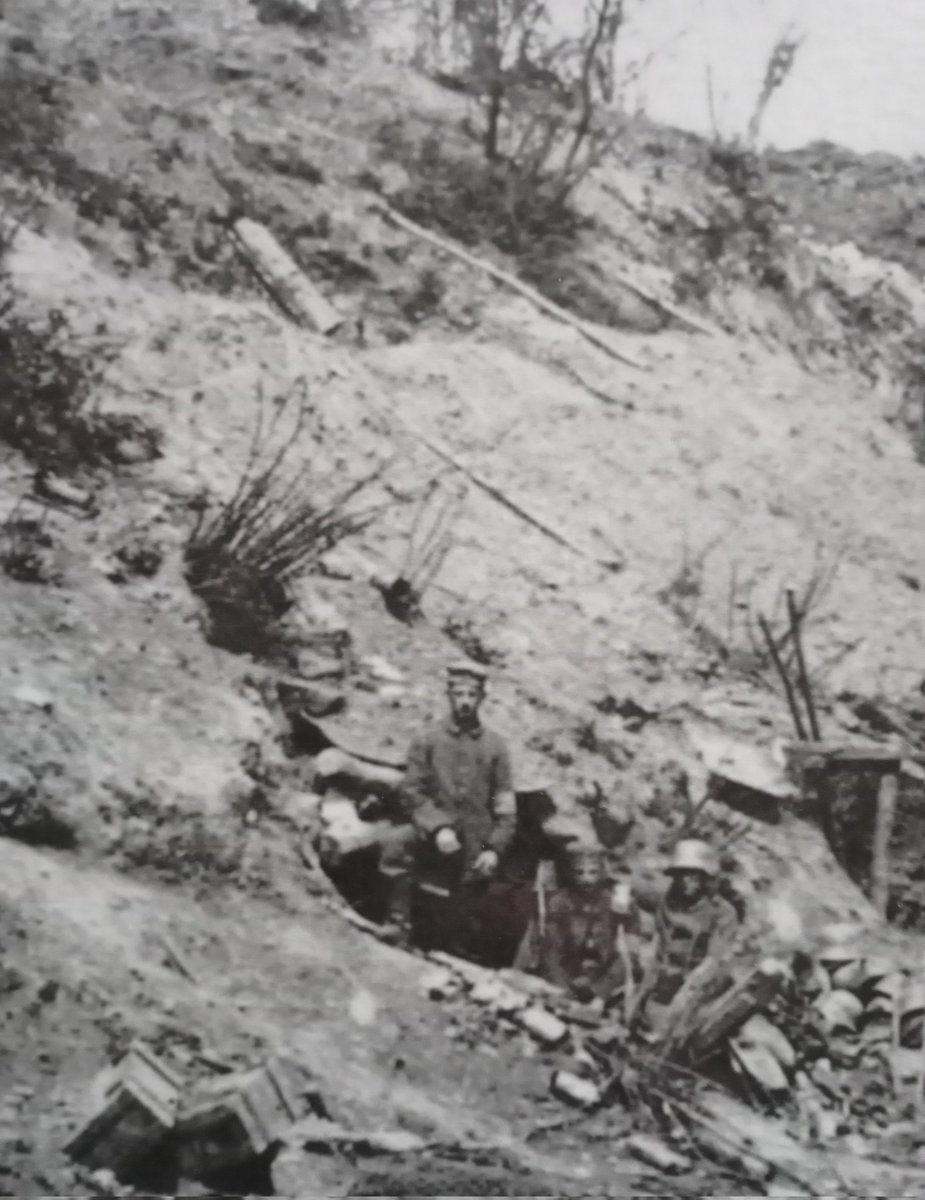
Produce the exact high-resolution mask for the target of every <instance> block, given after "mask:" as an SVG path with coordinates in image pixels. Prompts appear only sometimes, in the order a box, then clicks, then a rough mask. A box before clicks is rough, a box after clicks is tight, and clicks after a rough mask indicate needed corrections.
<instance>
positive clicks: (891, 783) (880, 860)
mask: <svg viewBox="0 0 925 1200" xmlns="http://www.w3.org/2000/svg"><path fill="white" fill-rule="evenodd" d="M898 790H899V780H898V777H897V776H896V775H895V774H893V773H892V772H890V773H889V774H886V775H884V776H883V777H882V778H881V780H880V787H879V789H878V790H877V821H876V825H875V826H874V842H873V849H872V853H871V867H870V875H871V889H870V891H871V896H870V898H871V901H872V902H873V905H874V908H876V910H877V912H878V913H879V914H880V916H881V917H886V910H887V904H888V902H889V899H890V841H891V838H892V835H893V826H894V824H895V820H896V795H897V792H898Z"/></svg>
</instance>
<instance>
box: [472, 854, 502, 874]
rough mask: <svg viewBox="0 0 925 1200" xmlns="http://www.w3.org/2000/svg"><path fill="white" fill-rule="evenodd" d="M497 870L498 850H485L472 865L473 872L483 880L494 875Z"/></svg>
mask: <svg viewBox="0 0 925 1200" xmlns="http://www.w3.org/2000/svg"><path fill="white" fill-rule="evenodd" d="M497 869H498V852H497V851H496V850H483V851H482V853H481V854H480V855H479V856H478V858H477V859H476V860H475V862H474V863H473V864H472V870H473V871H474V872H475V874H476V875H480V876H481V877H482V878H483V879H488V878H489V876H491V875H494V873H495V871H497Z"/></svg>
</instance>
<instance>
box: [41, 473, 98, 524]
mask: <svg viewBox="0 0 925 1200" xmlns="http://www.w3.org/2000/svg"><path fill="white" fill-rule="evenodd" d="M32 488H33V491H34V492H35V495H36V497H37V498H38V499H40V500H43V501H44V502H45V503H46V504H52V505H54V506H56V507H59V508H63V509H77V510H78V511H79V512H80V513H81V514H82V515H84V516H95V515H96V511H97V509H96V497H95V496H94V495H93V493H92V492H88V491H87V490H86V489H85V488H80V487H77V486H76V485H75V484H73V483H71V482H69V481H68V480H67V479H61V478H59V477H58V476H57V475H53V474H52V473H51V472H50V471H36V473H35V475H34V476H33V479H32Z"/></svg>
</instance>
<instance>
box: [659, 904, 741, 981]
mask: <svg viewBox="0 0 925 1200" xmlns="http://www.w3.org/2000/svg"><path fill="white" fill-rule="evenodd" d="M736 924H737V922H736V916H735V913H734V912H733V910H732V908H731V906H730V905H729V904H728V903H727V902H726V901H725V900H722V899H720V898H719V897H717V896H713V895H710V894H706V895H704V896H701V897H700V899H699V900H697V901H696V902H695V903H694V904H690V905H685V904H681V903H677V902H672V898H671V895H670V893H669V895H667V896H665V897H664V898H663V899H662V901H661V902H660V903H659V905H658V907H657V909H656V910H655V913H654V917H653V919H652V927H653V932H654V937H655V943H656V954H657V958H658V974H657V977H656V979H655V983H654V985H653V988H652V991H651V992H650V993H649V996H650V1000H651V1001H652V1002H653V1003H655V1004H670V1003H671V1001H672V1000H673V999H674V997H675V995H676V994H677V992H678V991H679V989H680V987H681V985H682V984H683V983H684V981H685V979H687V977H688V976H689V975H690V974H691V972H692V971H694V970H696V968H697V967H699V966H700V964H701V963H702V962H703V961H704V959H705V958H706V957H707V955H708V954H709V953H710V950H711V948H712V949H713V950H714V951H715V950H716V948H717V947H718V946H725V945H726V943H727V941H728V939H729V938H730V937H731V936H732V933H733V932H734V929H735V926H736Z"/></svg>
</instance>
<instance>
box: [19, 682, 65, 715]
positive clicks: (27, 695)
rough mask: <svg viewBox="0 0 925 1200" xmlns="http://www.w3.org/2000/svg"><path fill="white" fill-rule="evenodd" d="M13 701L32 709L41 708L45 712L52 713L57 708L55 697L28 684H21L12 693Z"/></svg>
mask: <svg viewBox="0 0 925 1200" xmlns="http://www.w3.org/2000/svg"><path fill="white" fill-rule="evenodd" d="M10 696H11V698H12V699H13V700H16V701H17V702H18V703H19V704H23V705H27V706H28V707H30V708H40V709H41V710H42V711H43V712H46V713H51V712H52V711H53V710H54V707H55V701H54V697H53V696H51V695H49V693H48V692H43V691H42V690H41V689H40V688H34V687H31V686H30V685H29V684H27V683H21V684H20V685H19V687H16V688H14V689H13V690H12V692H11V693H10Z"/></svg>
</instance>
